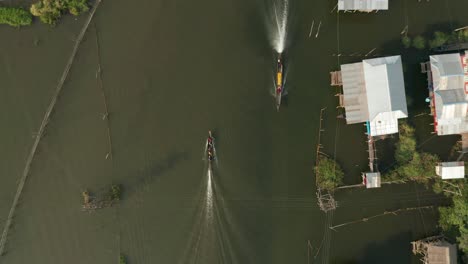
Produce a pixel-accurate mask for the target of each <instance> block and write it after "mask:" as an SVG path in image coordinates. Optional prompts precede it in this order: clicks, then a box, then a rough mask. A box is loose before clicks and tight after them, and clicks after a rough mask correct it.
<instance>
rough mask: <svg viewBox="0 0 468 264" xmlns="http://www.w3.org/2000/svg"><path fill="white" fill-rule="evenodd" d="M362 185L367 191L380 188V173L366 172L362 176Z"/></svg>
mask: <svg viewBox="0 0 468 264" xmlns="http://www.w3.org/2000/svg"><path fill="white" fill-rule="evenodd" d="M362 183H363V184H364V185H366V188H367V189H370V188H380V172H366V173H365V174H364V175H363V176H362Z"/></svg>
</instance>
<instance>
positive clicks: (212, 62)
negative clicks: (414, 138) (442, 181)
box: [0, 0, 468, 264]
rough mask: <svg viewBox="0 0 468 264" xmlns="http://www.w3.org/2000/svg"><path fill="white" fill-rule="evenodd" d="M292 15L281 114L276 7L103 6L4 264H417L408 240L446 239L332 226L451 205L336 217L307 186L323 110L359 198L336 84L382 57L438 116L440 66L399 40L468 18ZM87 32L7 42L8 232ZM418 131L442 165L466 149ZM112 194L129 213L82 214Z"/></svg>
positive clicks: (2, 207)
mask: <svg viewBox="0 0 468 264" xmlns="http://www.w3.org/2000/svg"><path fill="white" fill-rule="evenodd" d="M290 1H291V2H290V3H289V4H290V5H289V22H288V27H287V41H286V51H285V52H286V72H287V79H286V90H287V91H288V96H287V97H286V98H285V100H284V102H283V105H282V107H281V109H280V112H277V111H276V109H275V105H274V100H273V98H272V96H271V90H272V89H273V88H272V87H273V73H274V69H275V60H276V55H275V52H274V51H273V48H272V43H271V41H270V39H271V35H270V34H271V29H272V28H271V27H272V25H271V23H270V22H271V19H270V18H271V15H272V8H271V7H272V2H269V1H260V0H258V1H251V0H241V1H215V0H205V1H180V0H172V1H168V0H140V1H139V2H138V3H131V2H129V1H124V0H113V1H104V2H103V3H102V4H101V6H100V7H99V9H98V11H97V13H96V16H95V19H94V20H93V21H94V23H92V24H91V26H90V27H89V29H88V32H87V34H86V35H85V39H84V40H83V42H82V43H81V45H80V48H79V51H78V54H77V57H76V59H75V62H74V64H73V67H72V69H71V71H70V74H69V76H68V79H67V81H66V83H65V86H64V88H63V91H62V93H61V95H60V97H59V99H58V102H57V104H56V106H55V109H54V112H53V114H52V117H51V120H50V123H49V125H48V127H47V131H46V133H45V134H44V137H43V138H42V140H41V143H40V145H39V148H38V152H37V154H36V156H35V158H34V161H33V163H32V168H31V172H30V175H29V178H28V180H27V182H26V185H25V188H24V190H23V193H22V196H21V199H20V201H19V205H18V208H17V210H16V213H15V217H14V221H13V227H12V229H11V230H10V233H9V236H8V243H7V246H6V254H5V255H4V256H2V257H0V263H2V264H3V263H8V264H22V263H37V264H40V263H44V264H52V263H57V264H61V263H69V264H74V263H80V264H81V263H117V260H118V256H119V254H120V253H122V254H124V255H125V256H127V258H128V262H129V263H132V264H134V263H138V264H140V263H141V264H144V263H151V264H153V263H164V264H166V263H167V264H172V263H256V264H258V263H268V264H269V263H417V261H418V258H417V257H414V256H412V255H411V247H410V241H412V240H416V239H420V238H422V237H425V236H429V235H433V234H436V233H438V232H439V230H438V229H437V209H436V208H434V209H428V210H421V211H411V212H407V213H402V214H400V215H398V216H383V217H380V218H375V219H372V220H369V221H368V222H366V223H357V224H352V225H348V226H344V227H341V228H338V229H336V232H335V231H332V230H330V229H329V228H328V227H329V226H333V225H338V224H341V223H345V222H348V221H353V220H357V219H361V218H363V217H369V216H372V215H376V214H380V213H383V212H384V211H391V210H396V209H399V208H407V207H414V206H425V205H439V204H446V203H447V200H445V199H444V198H443V197H441V196H438V195H436V194H434V193H433V192H432V191H430V189H427V188H426V187H424V186H419V185H414V184H406V185H387V186H384V187H383V188H380V189H376V190H364V189H348V190H341V191H338V192H337V193H336V199H337V200H338V203H339V208H338V209H337V210H336V211H334V212H333V213H329V214H328V215H325V214H324V213H323V212H321V211H320V210H319V208H318V206H317V199H316V195H315V192H316V189H315V180H314V175H313V164H314V162H315V147H316V144H317V135H318V134H317V132H318V125H319V113H320V109H321V108H324V107H327V109H326V111H325V116H324V121H323V125H324V129H325V132H324V133H323V136H322V144H323V146H324V150H323V151H324V152H325V153H327V154H328V155H330V156H332V157H335V158H336V160H337V161H338V162H339V163H340V164H341V165H342V167H343V168H344V170H345V172H346V178H345V182H346V183H347V184H356V183H359V182H360V172H362V171H365V170H367V152H366V151H367V146H366V142H365V139H366V138H365V135H364V132H365V127H364V126H362V125H349V126H348V125H346V124H345V123H344V121H343V120H339V119H336V116H337V115H338V114H339V113H338V111H337V110H336V105H337V98H336V97H334V94H335V93H336V90H335V88H331V87H330V85H329V83H330V77H329V72H330V71H332V70H336V69H338V68H339V65H340V64H341V63H349V62H357V61H359V60H362V59H363V58H364V57H363V56H347V55H353V54H358V53H359V54H363V55H364V54H367V53H368V52H369V51H371V50H372V49H374V48H376V49H375V51H374V52H373V53H372V54H370V55H369V56H368V57H373V56H387V55H397V54H401V55H402V56H403V57H402V58H403V63H404V64H405V65H404V68H405V82H406V91H407V94H408V95H409V97H411V99H412V104H411V105H410V109H409V110H410V115H411V116H415V115H418V114H420V113H427V112H428V108H427V107H426V104H425V102H424V99H425V97H426V96H427V92H426V91H427V90H426V84H425V76H424V75H423V74H421V73H420V68H419V63H420V62H422V61H425V60H427V56H428V54H429V53H428V52H427V51H423V52H418V51H416V50H415V49H409V50H404V49H403V48H402V46H401V44H400V37H401V35H400V32H401V31H402V30H403V29H404V28H405V27H406V26H407V25H408V30H409V34H410V35H417V34H431V33H430V32H432V31H434V30H435V29H440V30H450V29H455V28H457V27H460V26H465V25H466V24H468V16H466V9H467V7H468V2H466V1H465V0H432V1H430V2H426V1H422V2H418V1H417V0H406V1H403V0H393V1H390V6H389V9H390V10H389V11H381V12H378V13H372V14H362V13H340V14H337V13H336V12H331V11H332V9H333V8H334V6H335V1H305V0H304V1H303V0H295V1H293V0H290ZM10 3H11V2H10ZM85 19H86V16H81V17H79V18H77V19H75V18H74V17H70V16H65V17H64V19H63V20H62V21H61V22H60V23H59V24H58V25H57V26H56V27H49V26H46V25H42V24H40V23H38V22H36V23H35V24H34V25H33V26H32V27H28V28H21V29H14V28H9V27H6V26H1V27H0V35H1V36H2V38H1V41H0V80H1V85H0V91H1V96H0V121H1V123H2V124H3V125H2V129H1V130H0V146H2V151H0V155H1V156H0V175H1V179H2V181H1V184H0V220H1V222H2V223H3V222H4V221H5V220H6V217H7V215H8V211H9V210H10V206H11V203H12V200H13V197H14V195H15V192H16V188H17V185H18V181H19V179H20V177H21V173H22V171H23V169H24V166H25V162H26V159H27V155H28V153H29V151H30V148H31V146H32V144H33V141H34V136H35V132H36V131H37V130H38V129H39V126H40V123H41V121H42V118H43V115H44V112H45V111H46V108H47V106H48V104H49V102H50V100H51V96H52V94H53V91H54V89H55V87H56V85H57V82H58V80H59V79H60V77H61V74H62V71H63V69H64V67H65V64H66V62H67V60H68V57H69V55H70V53H71V51H72V49H73V45H74V40H75V39H76V37H77V35H78V33H79V31H80V29H81V27H82V25H83V23H84V21H85ZM268 21H270V22H268ZM312 21H315V29H314V34H312V36H311V38H309V37H308V35H309V30H310V26H311V23H312ZM320 21H321V28H320V33H319V35H318V37H317V38H315V30H316V28H317V25H318V23H319V22H320ZM96 38H98V43H99V44H96ZM98 50H99V57H100V58H99V57H98ZM336 54H342V55H343V56H341V57H337V56H336ZM99 64H100V65H101V69H102V83H103V87H104V90H105V93H106V98H107V104H108V108H109V112H110V115H109V117H110V118H109V123H110V134H111V139H112V153H113V155H112V159H111V158H109V159H106V154H107V152H108V149H109V144H108V142H109V141H108V132H107V125H106V122H105V121H103V119H102V113H104V111H105V110H104V101H103V98H102V95H101V90H100V87H99V82H98V80H97V79H96V73H97V69H98V65H99ZM410 122H412V123H413V124H414V125H415V126H416V128H417V130H418V141H419V142H420V143H423V144H422V145H421V146H420V147H421V148H422V149H424V150H427V151H432V152H434V153H437V154H439V155H441V157H445V156H447V155H448V153H449V150H450V147H451V145H452V144H453V143H454V142H455V141H456V140H457V138H456V137H443V138H438V137H435V136H433V135H432V134H431V133H430V132H431V126H430V123H431V118H430V117H429V116H428V115H422V116H418V117H411V118H410ZM209 129H211V130H213V132H214V135H215V137H216V148H217V154H218V161H217V164H216V166H215V167H214V170H213V173H212V174H211V175H208V172H207V164H206V162H205V161H203V151H204V143H205V139H206V136H207V131H208V130H209ZM392 142H393V141H392V139H388V140H386V141H380V142H378V153H379V157H380V158H381V160H379V162H381V163H380V169H381V170H382V171H388V170H389V169H390V168H391V165H392V162H393V160H392V144H393V143H392ZM111 183H119V184H122V185H123V189H124V194H123V199H122V201H121V203H120V205H119V206H118V207H114V208H109V209H103V210H98V211H96V212H93V213H87V212H83V211H82V210H81V202H82V198H81V191H83V190H85V189H89V190H92V191H93V190H94V191H98V190H101V189H102V188H105V187H106V186H108V185H109V184H111ZM2 225H3V224H2Z"/></svg>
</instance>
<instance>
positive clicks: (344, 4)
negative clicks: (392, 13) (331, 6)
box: [338, 0, 388, 11]
mask: <svg viewBox="0 0 468 264" xmlns="http://www.w3.org/2000/svg"><path fill="white" fill-rule="evenodd" d="M338 10H361V11H372V10H388V0H338Z"/></svg>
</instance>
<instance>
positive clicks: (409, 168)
mask: <svg viewBox="0 0 468 264" xmlns="http://www.w3.org/2000/svg"><path fill="white" fill-rule="evenodd" d="M395 159H396V162H397V167H396V168H395V169H393V170H392V171H390V172H389V173H388V174H385V175H383V176H384V178H387V179H389V180H402V181H415V182H418V183H428V182H429V181H430V180H431V179H435V178H436V174H435V166H436V165H437V163H438V162H439V158H438V157H437V156H436V155H433V154H429V153H425V152H418V151H417V150H416V137H415V135H414V128H412V127H411V126H409V125H408V124H407V123H402V124H401V125H400V137H399V141H398V143H397V144H396V150H395Z"/></svg>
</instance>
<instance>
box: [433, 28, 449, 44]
mask: <svg viewBox="0 0 468 264" xmlns="http://www.w3.org/2000/svg"><path fill="white" fill-rule="evenodd" d="M449 38H450V37H449V36H448V35H447V34H445V33H444V32H440V31H436V32H434V38H433V39H432V40H431V41H430V42H429V46H430V47H431V48H437V47H440V46H442V45H444V44H446V43H447V41H448V40H449Z"/></svg>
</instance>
